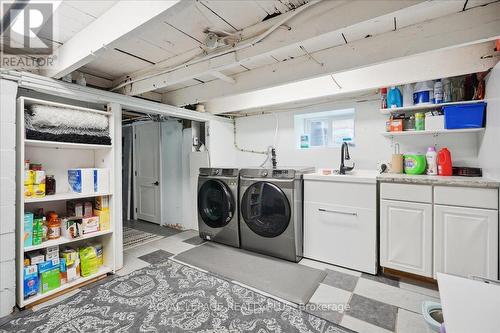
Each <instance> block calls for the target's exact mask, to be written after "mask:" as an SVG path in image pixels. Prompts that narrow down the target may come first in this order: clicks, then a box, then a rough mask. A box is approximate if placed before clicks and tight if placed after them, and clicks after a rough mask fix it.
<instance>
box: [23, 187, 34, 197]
mask: <svg viewBox="0 0 500 333" xmlns="http://www.w3.org/2000/svg"><path fill="white" fill-rule="evenodd" d="M32 196H33V184H31V185H24V197H25V198H31V197H32Z"/></svg>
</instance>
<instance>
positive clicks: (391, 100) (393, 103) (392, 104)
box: [387, 86, 403, 109]
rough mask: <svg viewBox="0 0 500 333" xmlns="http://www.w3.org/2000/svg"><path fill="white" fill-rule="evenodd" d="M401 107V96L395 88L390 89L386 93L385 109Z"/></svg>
mask: <svg viewBox="0 0 500 333" xmlns="http://www.w3.org/2000/svg"><path fill="white" fill-rule="evenodd" d="M402 106H403V95H401V91H400V90H399V89H398V88H397V87H394V86H393V87H391V89H389V92H388V93H387V107H388V108H389V109H390V108H400V107H402Z"/></svg>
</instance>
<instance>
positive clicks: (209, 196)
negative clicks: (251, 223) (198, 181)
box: [198, 179, 235, 228]
mask: <svg viewBox="0 0 500 333" xmlns="http://www.w3.org/2000/svg"><path fill="white" fill-rule="evenodd" d="M234 210H235V201H234V196H233V195H232V193H231V190H230V189H229V187H228V186H227V185H226V184H225V183H224V182H222V181H220V180H218V179H209V180H207V181H206V182H205V183H203V185H202V186H201V187H200V189H199V190H198V213H199V214H200V216H201V218H202V220H203V222H205V224H206V225H208V226H209V227H211V228H221V227H224V226H225V225H227V224H228V223H229V222H230V221H231V219H232V218H233V216H234Z"/></svg>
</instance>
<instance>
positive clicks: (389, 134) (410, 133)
mask: <svg viewBox="0 0 500 333" xmlns="http://www.w3.org/2000/svg"><path fill="white" fill-rule="evenodd" d="M484 130H485V129H484V127H483V128H462V129H450V130H446V129H444V130H439V131H403V132H383V133H382V135H383V136H385V137H387V138H394V137H402V136H419V135H443V134H444V135H446V134H457V133H481V132H484Z"/></svg>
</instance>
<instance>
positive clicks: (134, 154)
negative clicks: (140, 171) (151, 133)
mask: <svg viewBox="0 0 500 333" xmlns="http://www.w3.org/2000/svg"><path fill="white" fill-rule="evenodd" d="M154 123H157V122H155V121H149V120H148V121H139V122H137V123H133V124H131V125H130V126H132V177H133V178H134V184H133V189H132V190H133V192H134V207H133V208H134V210H133V211H134V220H137V210H138V209H137V202H138V201H137V181H136V177H137V175H136V172H137V162H136V157H137V154H136V153H135V140H136V127H137V126H139V125H144V124H154ZM161 138H162V135H161V126H160V123H158V150H159V151H158V157H159V158H158V181H159V182H160V185H159V186H158V187H159V191H160V198H159V201H160V221H159V223H158V225H163V210H162V209H161V206H162V205H161V203H162V199H163V196H164V194H163V190H162V184H163V177H162V172H161V171H162V168H163V164H162V159H163V155H162V149H161ZM150 223H154V222H150Z"/></svg>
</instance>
